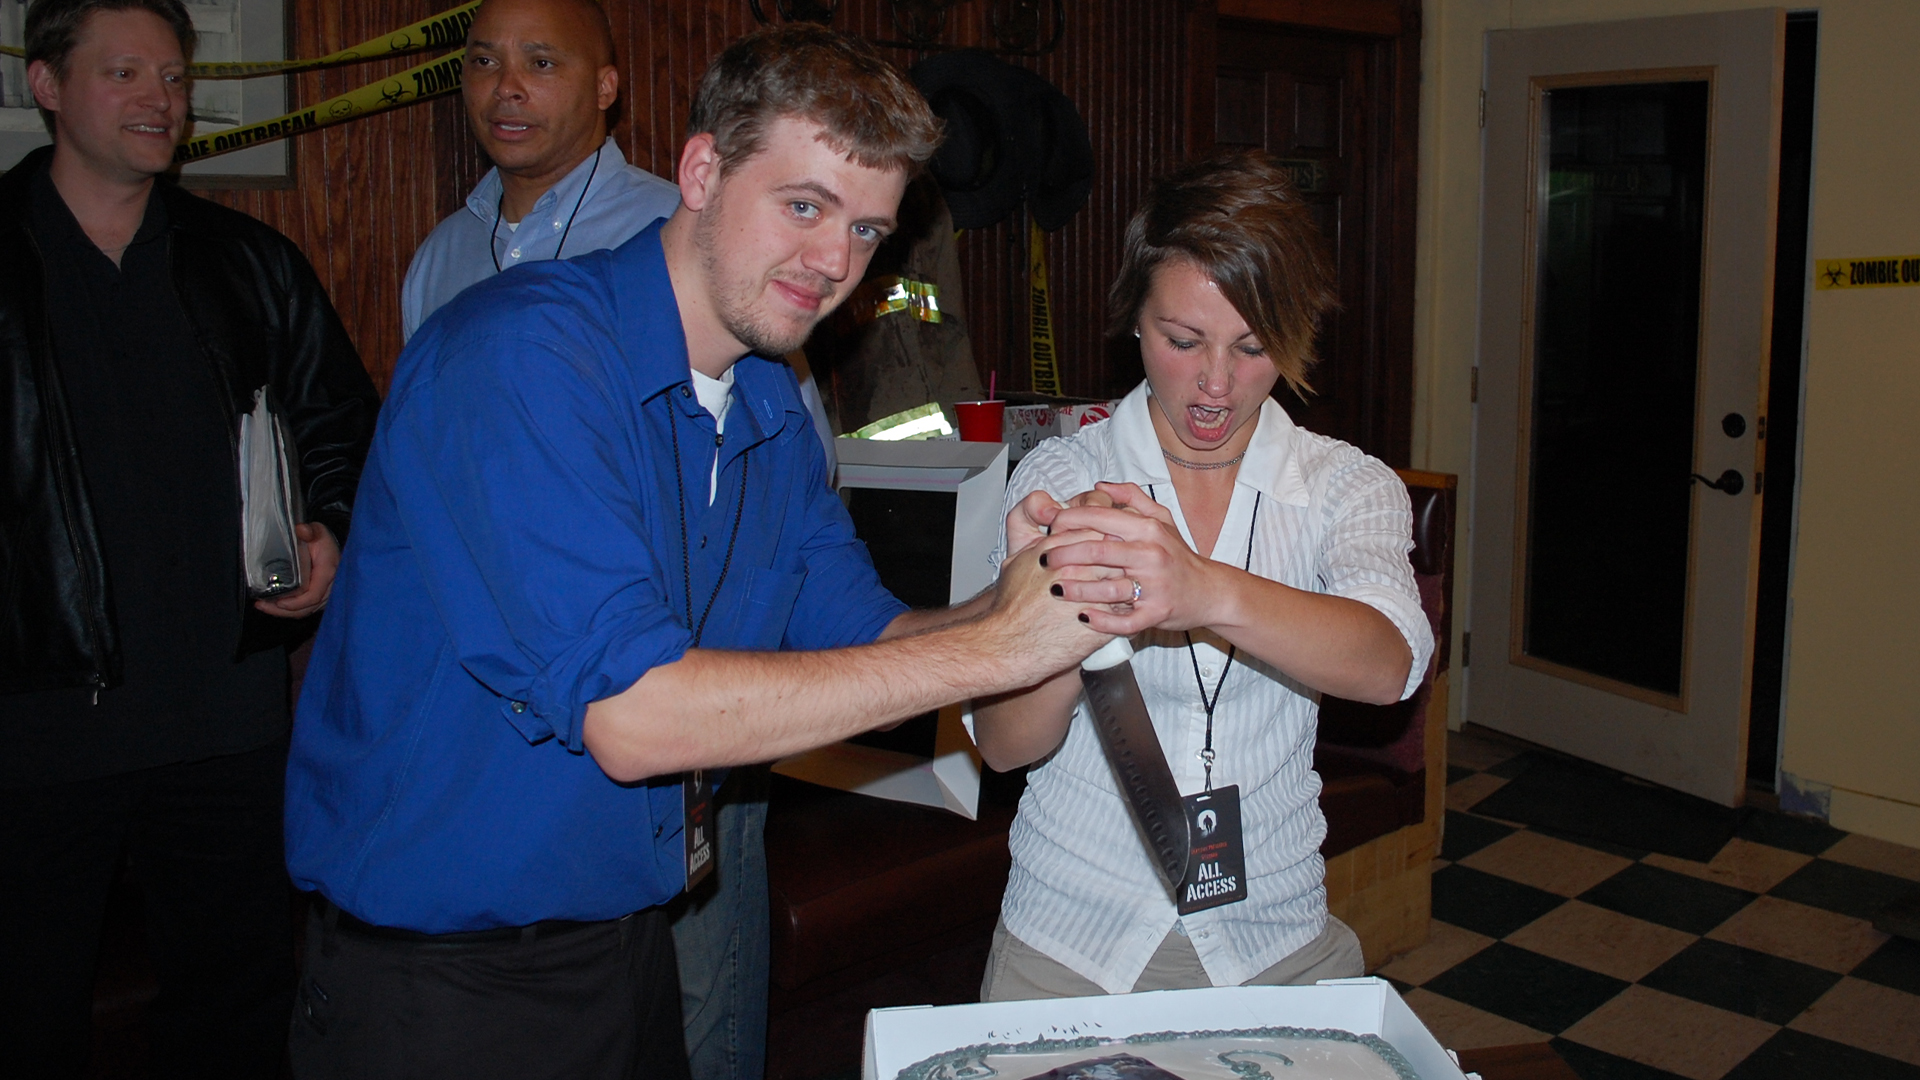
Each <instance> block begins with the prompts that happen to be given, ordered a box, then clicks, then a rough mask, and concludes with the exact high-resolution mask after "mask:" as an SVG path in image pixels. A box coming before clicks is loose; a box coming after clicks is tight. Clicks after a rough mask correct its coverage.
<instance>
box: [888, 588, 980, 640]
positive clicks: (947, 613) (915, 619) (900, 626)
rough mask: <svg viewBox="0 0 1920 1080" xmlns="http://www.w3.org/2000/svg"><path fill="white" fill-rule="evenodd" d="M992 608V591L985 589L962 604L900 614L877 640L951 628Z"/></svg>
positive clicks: (920, 609)
mask: <svg viewBox="0 0 1920 1080" xmlns="http://www.w3.org/2000/svg"><path fill="white" fill-rule="evenodd" d="M992 606H993V590H992V589H987V590H986V591H984V592H982V593H980V594H979V595H978V596H975V597H974V598H973V599H971V600H968V601H966V602H964V603H960V604H955V605H953V606H952V607H947V608H916V609H915V610H913V611H908V612H904V613H902V614H901V615H900V616H899V617H898V618H896V619H894V620H893V621H892V622H890V623H888V624H887V628H886V629H885V630H883V631H881V633H880V637H879V639H878V640H880V641H891V640H893V639H894V638H898V637H906V636H908V635H910V634H924V633H926V632H927V631H929V630H939V629H942V628H944V627H948V626H952V625H954V624H955V623H962V622H965V621H967V620H968V619H977V618H979V617H980V616H982V615H985V614H986V613H987V610H988V609H989V608H991V607H992Z"/></svg>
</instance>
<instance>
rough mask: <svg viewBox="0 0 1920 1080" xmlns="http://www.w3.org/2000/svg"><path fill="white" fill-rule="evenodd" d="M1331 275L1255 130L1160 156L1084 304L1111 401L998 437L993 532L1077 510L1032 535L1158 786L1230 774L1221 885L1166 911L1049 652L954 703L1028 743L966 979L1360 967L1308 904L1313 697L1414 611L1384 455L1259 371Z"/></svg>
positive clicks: (1373, 681) (1053, 992) (1215, 785)
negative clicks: (1332, 431)
mask: <svg viewBox="0 0 1920 1080" xmlns="http://www.w3.org/2000/svg"><path fill="white" fill-rule="evenodd" d="M1332 281H1333V278H1332V274H1331V272H1330V270H1329V268H1328V263H1327V258H1326V255H1325V254H1324V252H1323V251H1322V248H1321V245H1320V241H1319V238H1318V234H1317V232H1316V231H1315V227H1314V224H1313V221H1312V218H1311V216H1310V214H1309V211H1308V208H1307V206H1306V205H1305V204H1304V203H1303V202H1302V201H1301V200H1300V198H1299V196H1298V195H1296V194H1295V193H1294V191H1293V188H1292V186H1291V185H1290V184H1289V183H1288V181H1287V178H1286V173H1285V171H1284V170H1283V169H1281V168H1280V167H1279V165H1278V164H1277V163H1276V162H1275V161H1274V160H1273V159H1272V158H1271V157H1268V156H1267V155H1265V154H1263V153H1259V152H1245V151H1242V152H1235V153H1231V154H1224V155H1219V156H1216V157H1213V158H1210V159H1208V160H1206V161H1203V162H1200V163H1197V164H1194V165H1190V166H1187V167H1186V168H1184V169H1182V170H1180V171H1179V172H1176V173H1174V174H1173V175H1171V176H1168V177H1165V178H1163V179H1162V180H1160V181H1159V182H1157V183H1156V184H1155V185H1154V186H1153V188H1152V190H1151V191H1150V192H1149V193H1148V196H1147V200H1146V203H1145V205H1143V206H1142V207H1141V208H1140V209H1139V211H1138V212H1136V213H1135V215H1134V217H1133V220H1132V222H1131V223H1130V224H1129V226H1128V228H1127V238H1126V250H1125V255H1124V261H1123V264H1122V267H1121V271H1120V276H1119V278H1118V280H1117V281H1116V282H1115V284H1114V286H1113V289H1112V292H1111V295H1110V297H1109V314H1110V318H1111V327H1110V329H1111V332H1113V333H1114V334H1116V335H1132V336H1134V337H1137V338H1139V341H1140V357H1141V361H1142V363H1143V364H1144V365H1145V368H1146V376H1147V377H1146V381H1145V382H1144V383H1142V384H1141V385H1140V386H1139V387H1137V388H1135V389H1134V390H1133V392H1132V393H1131V394H1129V395H1128V396H1127V398H1126V399H1125V400H1124V401H1123V402H1122V403H1121V405H1120V407H1119V408H1118V409H1117V410H1116V411H1115V413H1114V416H1113V418H1112V419H1111V420H1109V421H1107V422H1105V423H1101V424H1097V425H1094V426H1092V427H1089V428H1085V429H1082V431H1081V432H1080V433H1079V434H1077V435H1074V436H1071V437H1068V438H1060V439H1052V440H1048V441H1047V442H1044V443H1042V444H1041V445H1040V446H1039V447H1038V448H1036V449H1035V450H1034V451H1033V452H1032V453H1030V454H1028V455H1027V457H1026V459H1025V460H1024V461H1022V462H1021V464H1020V467H1019V469H1018V470H1016V471H1015V473H1014V476H1013V479H1012V481H1011V482H1010V484H1009V487H1008V492H1007V499H1008V507H1009V509H1010V511H1011V512H1010V514H1009V517H1008V535H1007V538H1006V542H1005V544H1004V546H1003V548H1002V552H1003V553H1004V552H1006V551H1017V550H1019V549H1021V548H1023V547H1025V546H1026V545H1027V544H1028V543H1031V542H1033V541H1034V540H1035V539H1037V538H1038V537H1039V536H1040V535H1042V534H1043V533H1045V532H1046V531H1048V530H1052V531H1053V532H1055V533H1063V532H1066V531H1070V530H1091V531H1093V532H1094V533H1098V534H1100V535H1101V536H1102V537H1103V539H1090V540H1086V541H1083V542H1081V543H1077V544H1071V545H1068V546H1064V547H1061V548H1058V549H1056V550H1055V551H1054V552H1052V553H1051V554H1050V556H1049V558H1050V559H1052V560H1054V561H1055V564H1056V565H1062V564H1064V565H1067V566H1069V567H1076V568H1078V570H1077V571H1076V573H1075V574H1074V575H1073V580H1071V581H1069V582H1068V583H1067V584H1065V585H1064V587H1063V588H1064V595H1065V596H1066V597H1067V598H1068V599H1072V600H1077V601H1081V602H1095V603H1101V604H1108V605H1111V607H1110V608H1109V609H1107V610H1104V611H1102V610H1096V611H1094V612H1092V613H1090V614H1088V615H1085V616H1083V618H1084V619H1086V620H1087V621H1088V622H1089V623H1090V624H1091V625H1092V626H1093V628H1094V629H1096V630H1100V631H1102V632H1104V633H1112V634H1122V635H1128V636H1130V637H1131V638H1132V641H1133V645H1134V647H1135V649H1136V654H1135V657H1134V661H1133V667H1134V672H1135V675H1136V676H1137V678H1138V680H1139V682H1140V687H1141V691H1142V694H1143V696H1144V697H1145V699H1146V702H1147V706H1148V710H1149V712H1150V713H1151V714H1152V717H1153V722H1154V727H1155V729H1156V731H1157V733H1158V735H1159V737H1160V743H1161V747H1162V749H1163V750H1164V751H1165V752H1166V756H1167V760H1168V763H1169V764H1170V766H1171V767H1172V769H1173V774H1174V778H1175V781H1176V782H1177V784H1178V785H1179V788H1180V791H1181V793H1182V794H1183V795H1187V796H1194V795H1196V794H1200V793H1204V792H1212V793H1214V794H1213V795H1210V796H1209V799H1212V798H1214V797H1216V796H1218V797H1220V798H1223V799H1224V798H1228V797H1231V796H1232V795H1234V794H1237V798H1238V804H1239V808H1240V819H1241V821H1240V831H1241V832H1242V833H1243V835H1244V847H1243V851H1244V866H1243V867H1241V868H1240V869H1241V870H1242V874H1240V875H1236V876H1239V877H1242V878H1243V879H1244V887H1242V882H1240V881H1234V882H1231V883H1230V884H1228V885H1226V886H1224V887H1217V888H1216V891H1219V892H1222V893H1223V895H1225V896H1227V897H1228V898H1230V899H1232V902H1229V903H1226V904H1224V905H1222V906H1217V907H1211V908H1207V909H1206V910H1198V911H1195V912H1194V913H1192V914H1187V915H1181V914H1179V912H1178V911H1177V910H1176V907H1175V903H1174V901H1173V899H1172V898H1171V897H1170V896H1169V893H1168V890H1167V887H1166V885H1164V884H1163V883H1162V882H1161V880H1160V879H1159V877H1158V876H1157V872H1156V870H1155V867H1154V863H1153V861H1152V860H1151V857H1150V856H1149V855H1148V852H1147V849H1146V847H1145V845H1144V843H1143V841H1142V839H1141V838H1140V835H1139V833H1138V832H1137V830H1136V829H1135V827H1134V824H1133V821H1132V819H1131V818H1130V817H1129V816H1128V811H1127V809H1126V806H1125V804H1124V802H1123V801H1122V799H1121V796H1120V795H1119V793H1118V790H1117V788H1116V787H1115V784H1114V779H1113V775H1112V772H1111V770H1110V769H1109V768H1108V766H1107V763H1106V761H1105V759H1104V757H1103V756H1102V754H1101V751H1100V747H1099V742H1098V739H1097V736H1096V735H1095V733H1094V731H1093V730H1092V727H1091V721H1090V719H1089V717H1088V715H1087V713H1086V703H1085V701H1084V699H1083V698H1082V696H1081V691H1080V678H1079V674H1078V672H1077V671H1065V672H1062V673H1060V674H1059V675H1058V676H1056V677H1054V678H1052V679H1050V680H1048V681H1046V682H1044V683H1041V684H1039V685H1037V686H1034V687H1032V688H1030V689H1028V690H1026V691H1023V692H1020V693H1017V694H1013V695H1009V696H1007V697H1004V698H1000V699H997V700H994V701H990V702H982V703H979V704H978V705H977V707H976V736H977V738H978V741H979V746H980V752H981V754H982V756H983V757H984V758H985V759H986V761H987V763H988V764H989V765H991V766H993V767H994V768H996V769H1011V768H1015V767H1017V766H1020V765H1032V769H1031V770H1030V772H1029V773H1028V787H1027V792H1026V795H1025V796H1024V797H1023V799H1022V800H1021V804H1020V812H1019V816H1018V818H1017V819H1016V820H1015V822H1014V826H1013V833H1012V837H1011V841H1010V846H1011V848H1012V852H1013V871H1012V874H1011V876H1010V878H1009V880H1008V883H1007V892H1006V898H1005V900H1004V902H1003V905H1002V908H1001V921H1000V926H999V927H998V928H997V929H996V931H995V934H994V945H993V953H992V956H991V958H990V960H989V962H988V967H987V976H986V980H985V981H984V983H983V984H982V987H981V995H982V997H983V998H984V999H986V1000H1008V999H1020V998H1035V997H1058V996H1074V995H1085V994H1098V993H1103V992H1104V993H1125V992H1128V991H1130V990H1157V989H1171V988H1177V987H1191V986H1208V985H1214V986H1231V985H1236V984H1241V983H1303V982H1312V981H1314V980H1317V979H1323V978H1336V977H1342V976H1352V975H1358V974H1360V973H1361V970H1362V959H1361V953H1360V946H1359V942H1358V941H1357V940H1356V939H1355V937H1354V935H1353V932H1352V931H1351V930H1350V929H1348V928H1347V927H1346V926H1345V925H1344V924H1342V923H1341V922H1340V921H1339V920H1337V919H1334V918H1332V917H1331V916H1330V915H1329V914H1328V913H1327V905H1326V889H1325V886H1324V881H1323V879H1324V877H1325V864H1324V863H1323V862H1322V861H1321V858H1320V855H1319V847H1320V842H1321V840H1322V839H1324V837H1325V836H1326V821H1325V819H1324V818H1323V817H1322V816H1321V813H1320V807H1319V802H1318V798H1317V796H1318V795H1319V791H1320V779H1319V777H1318V776H1317V775H1316V774H1315V773H1314V772H1313V743H1314V729H1315V721H1316V717H1317V714H1318V709H1319V696H1320V695H1321V694H1323V693H1325V694H1333V695H1336V696H1339V697H1344V698H1350V699H1356V700H1360V701H1371V702H1382V703H1384V702H1391V701H1396V700H1398V699H1400V698H1402V697H1404V696H1406V695H1407V694H1409V693H1412V692H1413V690H1414V689H1415V688H1416V687H1417V686H1418V685H1419V683H1420V679H1421V677H1422V675H1423V674H1424V672H1425V670H1426V666H1427V660H1428V658H1429V656H1430V654H1431V651H1432V637H1431V634H1430V632H1429V630H1428V627H1427V621H1426V618H1425V616H1424V615H1423V614H1422V612H1421V608H1420V600H1419V594H1418V592H1417V591H1416V589H1415V586H1414V582H1413V572H1412V569H1411V568H1410V567H1409V565H1408V562H1407V552H1408V550H1409V549H1410V548H1411V546H1412V544H1411V540H1410V534H1411V524H1412V522H1411V515H1410V513H1409V511H1408V503H1407V494H1406V489H1405V488H1404V487H1403V486H1402V485H1401V483H1400V481H1399V478H1398V477H1396V476H1395V475H1394V473H1393V471H1392V470H1391V469H1389V468H1387V466H1386V465H1384V464H1382V463H1381V462H1380V461H1378V460H1376V459H1374V458H1371V457H1368V456H1367V455H1366V454H1364V453H1362V452H1360V451H1359V450H1357V449H1355V448H1354V447H1352V446H1349V445H1347V444H1346V443H1343V442H1340V441H1338V440H1336V439H1330V438H1326V437H1324V436H1320V435H1315V434H1313V433H1311V432H1308V431H1304V430H1301V429H1300V428H1298V427H1295V426H1294V424H1293V422H1292V421H1291V420H1290V419H1289V418H1288V417H1287V414H1286V412H1285V410H1283V409H1282V408H1281V407H1280V406H1279V404H1277V403H1276V402H1274V401H1273V400H1272V399H1271V398H1270V396H1269V395H1270V393H1271V391H1272V390H1273V389H1274V387H1275V385H1276V384H1277V383H1278V382H1279V381H1280V380H1281V379H1285V380H1286V382H1287V384H1288V386H1289V387H1291V388H1293V389H1294V390H1295V391H1296V392H1305V390H1306V388H1307V384H1306V372H1307V368H1308V366H1309V365H1310V364H1311V362H1312V359H1313V357H1312V348H1313V337H1314V329H1315V325H1316V323H1317V322H1318V319H1319V317H1320V316H1321V315H1322V314H1323V313H1324V312H1325V311H1326V310H1328V309H1329V308H1330V307H1331V306H1332V304H1333V302H1334V291H1333V284H1332ZM1227 788H1233V789H1236V790H1235V791H1234V792H1228V791H1226V790H1225V789H1227ZM1206 805H1213V804H1212V803H1211V802H1208V803H1207V804H1206ZM1224 816H1225V815H1224V814H1223V815H1222V817H1223V818H1224ZM1225 865H1227V866H1228V867H1229V868H1231V867H1232V866H1233V864H1232V862H1231V861H1229V862H1228V863H1227V864H1225ZM1203 891H1204V890H1203ZM1242 894H1244V895H1243V896H1242ZM1190 907H1191V905H1190Z"/></svg>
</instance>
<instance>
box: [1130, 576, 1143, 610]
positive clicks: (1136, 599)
mask: <svg viewBox="0 0 1920 1080" xmlns="http://www.w3.org/2000/svg"><path fill="white" fill-rule="evenodd" d="M1127 580H1128V581H1131V582H1133V599H1132V600H1131V601H1129V603H1134V604H1137V603H1139V602H1140V581H1139V579H1138V578H1128V579H1127Z"/></svg>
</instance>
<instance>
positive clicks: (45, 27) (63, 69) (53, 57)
mask: <svg viewBox="0 0 1920 1080" xmlns="http://www.w3.org/2000/svg"><path fill="white" fill-rule="evenodd" d="M100 11H149V12H152V13H153V14H155V15H157V16H159V17H160V20H161V21H162V22H164V23H166V24H167V26H168V27H169V28H171V29H172V30H173V36H174V37H176V38H178V39H179V40H180V53H181V55H182V56H185V57H186V58H187V59H188V60H189V61H191V60H192V59H193V47H194V45H195V44H196V43H197V42H198V40H199V35H197V34H195V33H194V32H193V18H192V17H191V16H189V15H188V14H187V9H186V8H184V7H182V6H181V5H180V0H34V3H33V6H32V7H29V8H28V9H27V25H26V39H27V40H26V46H27V47H26V53H27V58H26V62H27V63H29V64H31V63H33V62H34V61H35V60H42V61H45V62H46V65H47V66H48V67H49V68H52V69H53V77H54V78H56V79H65V78H66V77H67V58H68V57H70V56H72V55H73V47H74V45H76V44H78V43H79V41H80V31H81V30H82V29H83V28H85V26H86V25H87V20H88V19H90V18H92V17H93V15H94V13H95V12H100ZM40 120H41V122H43V123H45V124H46V125H47V130H48V131H52V130H53V114H52V113H50V112H48V111H47V110H45V109H41V110H40Z"/></svg>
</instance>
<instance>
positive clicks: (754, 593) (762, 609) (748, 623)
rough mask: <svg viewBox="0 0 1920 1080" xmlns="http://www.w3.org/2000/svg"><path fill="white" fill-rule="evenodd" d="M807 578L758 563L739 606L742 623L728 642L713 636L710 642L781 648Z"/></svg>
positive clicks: (736, 646) (737, 646)
mask: <svg viewBox="0 0 1920 1080" xmlns="http://www.w3.org/2000/svg"><path fill="white" fill-rule="evenodd" d="M805 580H806V575H804V574H787V573H782V572H780V571H778V570H766V569H762V568H760V567H757V566H756V567H751V568H749V569H748V570H747V579H746V581H745V583H744V584H745V586H746V594H745V597H744V599H743V601H742V603H741V604H740V607H739V612H740V621H739V625H737V626H735V627H734V632H733V634H732V635H730V640H728V641H727V642H725V643H724V644H723V643H721V642H718V641H715V640H713V637H712V635H709V636H708V638H707V643H708V644H709V645H711V646H713V647H715V648H723V649H763V650H764V649H777V648H779V647H780V640H781V639H782V638H783V637H785V636H786V632H787V621H788V620H789V619H791V618H793V604H794V601H795V600H797V599H799V597H800V585H801V583H802V582H803V581H805Z"/></svg>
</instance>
